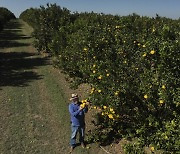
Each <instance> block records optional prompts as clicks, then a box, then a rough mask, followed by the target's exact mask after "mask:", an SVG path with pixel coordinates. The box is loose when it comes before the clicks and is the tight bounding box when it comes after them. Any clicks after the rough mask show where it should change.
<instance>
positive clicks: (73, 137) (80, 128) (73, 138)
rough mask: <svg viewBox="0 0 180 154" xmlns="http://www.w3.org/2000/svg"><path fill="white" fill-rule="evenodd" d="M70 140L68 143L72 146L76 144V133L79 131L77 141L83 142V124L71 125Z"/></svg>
mask: <svg viewBox="0 0 180 154" xmlns="http://www.w3.org/2000/svg"><path fill="white" fill-rule="evenodd" d="M71 130H72V134H71V140H70V145H71V146H72V147H75V146H76V136H77V133H78V132H79V142H80V143H83V142H84V132H85V126H73V125H71Z"/></svg>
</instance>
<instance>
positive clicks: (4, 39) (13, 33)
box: [0, 20, 31, 48]
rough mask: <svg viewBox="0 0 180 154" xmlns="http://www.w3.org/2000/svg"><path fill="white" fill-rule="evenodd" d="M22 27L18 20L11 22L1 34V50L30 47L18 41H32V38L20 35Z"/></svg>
mask: <svg viewBox="0 0 180 154" xmlns="http://www.w3.org/2000/svg"><path fill="white" fill-rule="evenodd" d="M21 27H22V25H21V24H20V23H19V22H17V21H16V20H12V21H10V22H9V23H8V24H7V25H6V27H5V29H4V30H3V31H1V32H0V48H11V47H22V46H28V45H30V44H28V43H20V42H17V41H16V40H22V39H23V40H24V39H30V38H31V37H29V36H26V35H22V34H19V32H21V31H22V29H21Z"/></svg>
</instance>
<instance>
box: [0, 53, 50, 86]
mask: <svg viewBox="0 0 180 154" xmlns="http://www.w3.org/2000/svg"><path fill="white" fill-rule="evenodd" d="M44 65H48V59H47V58H40V57H37V56H36V55H35V54H32V53H27V52H10V53H2V52H0V77H1V78H0V87H2V86H19V87H23V86H28V83H29V82H31V81H33V80H39V79H42V77H43V76H42V75H38V73H36V72H35V71H33V70H32V69H35V68H37V67H40V66H44Z"/></svg>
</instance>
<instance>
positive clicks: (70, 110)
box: [69, 104, 81, 117]
mask: <svg viewBox="0 0 180 154" xmlns="http://www.w3.org/2000/svg"><path fill="white" fill-rule="evenodd" d="M69 112H70V114H71V115H72V116H74V117H76V116H77V115H78V114H79V113H80V112H81V110H80V109H79V110H77V111H74V110H73V106H72V105H71V104H70V105H69Z"/></svg>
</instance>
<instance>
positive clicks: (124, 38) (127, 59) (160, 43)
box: [51, 13, 180, 151]
mask: <svg viewBox="0 0 180 154" xmlns="http://www.w3.org/2000/svg"><path fill="white" fill-rule="evenodd" d="M178 23H179V22H178V21H176V20H175V21H174V20H171V19H166V18H161V17H158V16H157V17H156V18H147V17H139V16H138V15H136V14H133V15H130V16H127V17H118V16H111V15H103V14H101V15H98V14H94V13H90V14H87V13H84V14H80V15H79V17H78V18H77V19H76V20H75V22H74V23H73V24H70V25H68V26H66V27H65V26H64V27H61V28H60V30H59V33H57V35H56V36H55V37H54V42H53V43H52V44H51V51H52V52H54V53H56V56H57V65H58V66H59V67H60V68H61V69H63V70H64V72H66V73H67V74H69V75H70V77H71V78H74V81H75V83H76V84H77V85H79V84H81V83H89V84H90V85H91V86H92V90H91V91H90V97H89V99H90V100H91V101H92V102H93V103H94V105H95V106H96V107H97V108H100V109H101V113H100V114H99V123H97V125H100V129H103V130H106V131H98V133H99V134H100V135H99V138H97V140H101V141H102V139H104V140H106V139H107V140H109V137H110V136H113V135H114V136H116V137H117V136H119V137H122V136H131V137H138V138H140V139H141V141H142V142H143V144H146V145H149V144H154V145H156V147H157V148H163V149H165V150H167V151H178V150H179V145H180V143H179V65H178V63H179V56H177V55H178V53H179V32H178V29H179V24H178ZM63 38H64V39H63ZM59 41H61V43H59ZM62 44H64V46H62ZM102 132H103V133H105V135H104V137H103V138H102V136H103V135H102ZM112 134H113V135H112ZM96 136H98V134H96Z"/></svg>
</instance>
